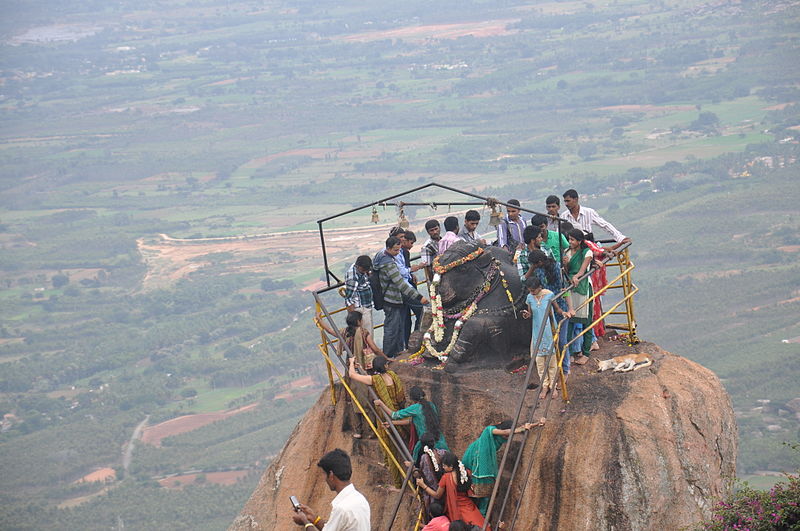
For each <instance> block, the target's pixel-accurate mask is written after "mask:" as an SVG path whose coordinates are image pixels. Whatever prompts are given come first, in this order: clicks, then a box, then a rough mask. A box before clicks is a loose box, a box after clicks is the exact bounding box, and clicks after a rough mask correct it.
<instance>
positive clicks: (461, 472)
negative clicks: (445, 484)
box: [458, 460, 467, 485]
mask: <svg viewBox="0 0 800 531" xmlns="http://www.w3.org/2000/svg"><path fill="white" fill-rule="evenodd" d="M458 473H459V476H461V481H459V483H460V484H461V485H463V484H465V483H466V482H467V467H465V466H464V463H462V462H461V460H459V461H458Z"/></svg>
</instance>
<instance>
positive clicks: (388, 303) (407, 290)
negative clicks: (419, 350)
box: [372, 236, 428, 358]
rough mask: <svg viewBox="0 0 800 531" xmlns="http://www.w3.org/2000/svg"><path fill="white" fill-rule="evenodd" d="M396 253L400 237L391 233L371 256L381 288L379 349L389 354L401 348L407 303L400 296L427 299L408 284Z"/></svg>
mask: <svg viewBox="0 0 800 531" xmlns="http://www.w3.org/2000/svg"><path fill="white" fill-rule="evenodd" d="M398 254H400V240H399V239H398V238H396V237H394V236H389V238H387V239H386V248H385V249H383V250H382V251H380V252H378V254H376V255H375V258H374V259H373V260H372V269H373V270H374V271H375V272H376V273H378V275H380V281H381V290H382V291H383V314H384V318H383V352H384V354H386V355H387V356H389V357H390V358H393V357H395V356H397V354H399V353H400V352H401V351H402V350H403V349H404V341H403V337H404V335H405V333H404V332H405V317H406V314H407V312H408V306H406V305H405V304H404V303H403V297H405V298H406V299H408V300H411V301H419V302H420V303H421V304H428V299H426V298H425V297H423V296H422V295H420V293H419V292H418V291H417V290H415V289H414V288H412V287H411V284H409V283H408V282H407V281H406V280H405V279H404V278H403V277H402V276H401V275H400V271H399V269H398V268H397V262H395V257H396V256H397V255H398Z"/></svg>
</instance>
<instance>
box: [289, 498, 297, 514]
mask: <svg viewBox="0 0 800 531" xmlns="http://www.w3.org/2000/svg"><path fill="white" fill-rule="evenodd" d="M289 501H290V502H292V509H294V510H295V511H299V510H300V501H299V500H298V499H297V496H289Z"/></svg>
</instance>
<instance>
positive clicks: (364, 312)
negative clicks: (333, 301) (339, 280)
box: [344, 254, 373, 333]
mask: <svg viewBox="0 0 800 531" xmlns="http://www.w3.org/2000/svg"><path fill="white" fill-rule="evenodd" d="M370 269H372V259H371V258H370V257H369V256H367V255H365V254H364V255H361V256H359V257H358V258H356V261H355V263H354V264H353V265H351V266H350V268H349V269H348V270H347V272H346V273H345V274H344V303H345V305H346V306H347V309H348V311H351V312H352V311H356V312H361V327H362V328H364V329H365V330H366V331H367V332H369V333H372V308H373V304H372V288H371V287H370V285H369V271H370Z"/></svg>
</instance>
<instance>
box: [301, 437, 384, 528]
mask: <svg viewBox="0 0 800 531" xmlns="http://www.w3.org/2000/svg"><path fill="white" fill-rule="evenodd" d="M317 466H318V467H320V468H321V469H322V472H323V473H324V474H325V483H327V484H328V488H330V489H331V490H332V491H336V493H337V494H336V497H335V498H334V499H333V501H332V502H331V507H333V509H332V510H331V515H330V517H329V518H328V520H327V521H325V520H323V519H322V517H321V516H319V515H318V514H317V513H315V512H314V511H313V510H312V509H311V508H310V507H308V506H307V505H303V504H300V508H299V509H295V514H294V516H292V520H294V523H296V524H297V525H300V526H303V529H304V530H305V531H313V530H315V529H325V530H326V531H370V510H369V502H368V501H367V499H366V498H365V497H364V495H363V494H361V493H360V492H358V491H357V490H356V488H355V487H354V486H353V484H352V483H350V476H351V475H352V473H353V467H352V465H351V464H350V456H348V455H347V453H346V452H345V451H344V450H340V449H339V448H337V449H335V450H332V451H330V452H328V453H327V454H325V455H324V456H322V459H320V460H319V463H317Z"/></svg>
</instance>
